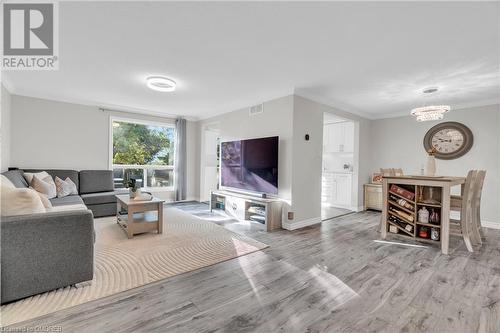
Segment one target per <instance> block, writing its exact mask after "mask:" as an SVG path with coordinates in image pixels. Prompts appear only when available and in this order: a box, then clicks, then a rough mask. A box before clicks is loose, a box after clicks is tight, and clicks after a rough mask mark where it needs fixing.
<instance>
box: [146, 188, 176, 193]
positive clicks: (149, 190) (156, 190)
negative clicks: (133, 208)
mask: <svg viewBox="0 0 500 333" xmlns="http://www.w3.org/2000/svg"><path fill="white" fill-rule="evenodd" d="M141 191H143V192H144V191H145V192H174V188H173V187H141Z"/></svg>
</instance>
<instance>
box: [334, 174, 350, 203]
mask: <svg viewBox="0 0 500 333" xmlns="http://www.w3.org/2000/svg"><path fill="white" fill-rule="evenodd" d="M334 178H335V184H336V186H335V188H336V196H335V200H334V201H333V203H334V204H336V205H340V206H349V205H350V204H351V187H352V186H351V184H352V175H350V174H336V175H335V176H334Z"/></svg>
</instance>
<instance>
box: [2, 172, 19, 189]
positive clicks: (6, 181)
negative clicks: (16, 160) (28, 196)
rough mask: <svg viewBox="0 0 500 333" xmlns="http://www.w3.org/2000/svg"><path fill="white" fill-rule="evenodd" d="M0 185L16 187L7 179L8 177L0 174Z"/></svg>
mask: <svg viewBox="0 0 500 333" xmlns="http://www.w3.org/2000/svg"><path fill="white" fill-rule="evenodd" d="M0 186H2V187H7V188H16V187H15V186H14V184H12V182H11V181H10V180H9V178H7V177H5V176H4V175H0Z"/></svg>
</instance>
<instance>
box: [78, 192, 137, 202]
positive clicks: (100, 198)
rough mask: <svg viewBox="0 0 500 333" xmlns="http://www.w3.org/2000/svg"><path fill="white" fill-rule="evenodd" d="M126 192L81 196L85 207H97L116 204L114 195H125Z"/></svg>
mask: <svg viewBox="0 0 500 333" xmlns="http://www.w3.org/2000/svg"><path fill="white" fill-rule="evenodd" d="M127 193H128V190H116V191H110V192H99V193H88V194H82V199H83V202H84V203H85V204H86V205H99V204H105V203H116V197H115V195H120V194H127Z"/></svg>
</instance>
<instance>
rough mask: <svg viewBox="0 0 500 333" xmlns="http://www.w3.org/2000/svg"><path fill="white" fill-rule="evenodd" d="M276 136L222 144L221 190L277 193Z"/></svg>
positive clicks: (277, 139) (277, 138)
mask: <svg viewBox="0 0 500 333" xmlns="http://www.w3.org/2000/svg"><path fill="white" fill-rule="evenodd" d="M278 145H279V137H277V136H273V137H268V138H259V139H250V140H238V141H229V142H222V143H221V176H220V182H221V187H223V188H233V189H238V190H243V191H249V192H258V193H267V194H278Z"/></svg>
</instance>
